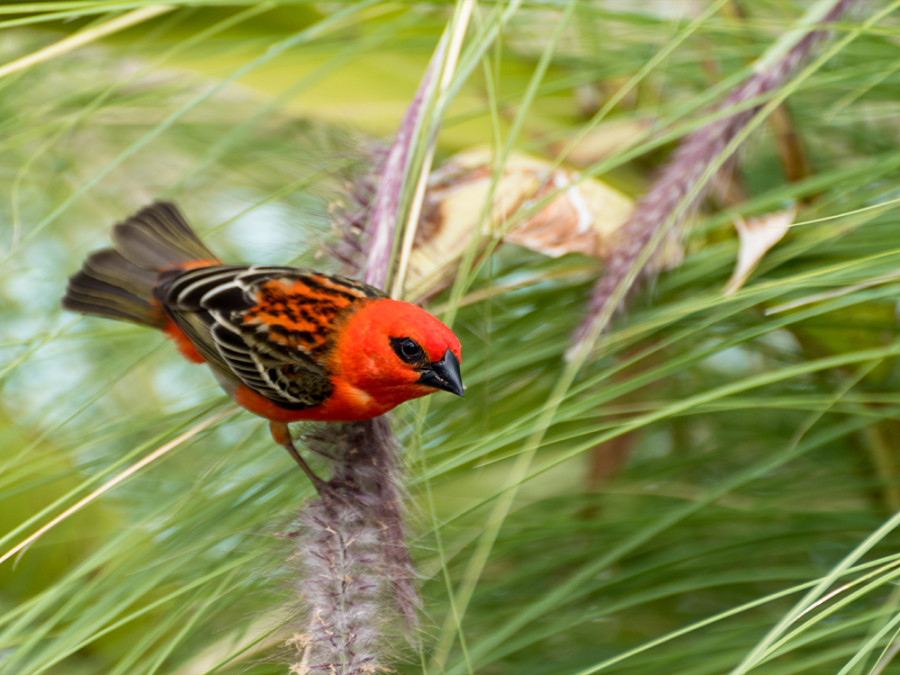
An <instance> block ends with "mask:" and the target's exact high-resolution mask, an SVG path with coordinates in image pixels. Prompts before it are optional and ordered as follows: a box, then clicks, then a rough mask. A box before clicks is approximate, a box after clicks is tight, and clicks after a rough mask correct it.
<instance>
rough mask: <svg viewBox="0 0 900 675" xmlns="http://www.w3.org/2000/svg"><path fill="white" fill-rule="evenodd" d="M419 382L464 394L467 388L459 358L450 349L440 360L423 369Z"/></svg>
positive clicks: (459, 394)
mask: <svg viewBox="0 0 900 675" xmlns="http://www.w3.org/2000/svg"><path fill="white" fill-rule="evenodd" d="M419 384H424V385H427V386H429V387H434V388H435V389H443V390H444V391H449V392H450V393H451V394H456V395H457V396H463V395H464V392H465V389H464V388H463V383H462V375H460V373H459V359H458V358H456V355H455V354H454V353H453V352H451V351H450V350H449V349H448V350H447V351H446V352H444V356H443V358H441V360H440V361H435V362H434V363H432V364H430V365H428V366H425V368H424V369H423V370H422V377H420V378H419Z"/></svg>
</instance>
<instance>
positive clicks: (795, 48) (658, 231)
mask: <svg viewBox="0 0 900 675" xmlns="http://www.w3.org/2000/svg"><path fill="white" fill-rule="evenodd" d="M856 2H857V0H835V1H834V3H833V4H832V5H831V7H830V9H827V11H825V12H824V14H822V15H821V16H820V17H812V20H811V19H810V17H807V19H808V20H807V25H806V30H807V32H806V33H805V34H804V35H803V36H802V37H800V38H799V39H797V36H796V35H794V34H793V33H794V32H793V31H791V32H789V33H788V35H786V36H785V39H784V40H782V41H780V42H779V43H777V44H776V45H775V46H774V47H773V48H772V49H770V50H769V51H768V52H767V53H766V54H765V55H764V56H763V58H762V59H761V60H760V61H759V62H758V63H757V66H756V72H755V73H754V74H753V75H752V76H751V77H750V78H748V79H747V80H746V81H745V82H744V83H743V84H741V85H739V86H738V87H737V88H735V89H734V90H733V91H732V92H731V94H729V96H728V97H727V98H726V99H725V100H724V101H723V102H722V103H721V104H720V105H719V106H717V107H716V110H720V111H728V110H731V109H736V110H737V112H735V113H733V114H730V115H725V116H723V117H721V118H719V119H716V120H714V121H712V122H710V123H709V124H707V125H705V126H703V127H701V128H699V129H697V130H696V131H694V132H692V133H690V134H689V135H687V136H686V137H685V138H684V140H683V141H682V142H681V145H680V146H679V147H678V149H677V150H675V152H674V154H673V155H672V158H671V160H670V161H669V163H668V164H667V165H666V166H665V167H664V168H663V170H662V172H661V173H660V174H659V176H658V177H657V179H656V181H655V182H654V183H653V185H652V186H651V188H650V190H649V191H648V192H647V193H646V194H645V195H644V196H643V197H642V198H641V199H640V200H639V201H638V203H637V205H636V207H635V209H634V212H633V213H632V215H631V217H630V218H629V219H628V221H627V222H626V223H625V225H623V226H622V228H621V229H620V231H619V234H618V241H617V244H616V245H615V246H614V250H615V253H614V254H613V255H611V256H610V257H609V260H608V261H607V267H606V270H605V273H604V276H603V278H601V279H600V280H599V281H598V282H597V285H596V286H595V287H594V292H593V294H592V297H591V300H590V303H589V306H588V310H587V315H586V317H585V320H584V322H583V323H582V324H581V326H580V327H579V329H578V330H577V331H576V333H575V335H574V336H573V339H572V346H571V347H570V348H569V351H568V353H567V357H568V358H569V359H572V358H574V357H575V356H576V354H578V355H583V354H584V353H585V351H586V350H587V349H588V348H589V347H590V346H591V343H592V342H593V340H594V339H596V337H597V336H598V335H599V333H600V332H601V331H602V330H604V329H605V327H606V324H607V323H608V322H609V319H610V318H611V317H612V315H613V314H614V313H615V312H616V311H617V310H618V309H620V308H621V307H622V306H623V305H624V304H625V302H626V301H627V300H628V297H629V296H630V294H631V292H632V290H633V288H634V284H635V282H636V281H637V280H638V279H639V278H640V277H641V276H644V275H646V273H647V269H648V268H652V265H648V263H649V262H650V260H651V258H652V256H653V253H654V252H655V250H656V248H658V246H659V244H660V243H661V242H662V241H663V239H664V237H665V235H666V233H667V232H668V231H671V230H677V228H679V226H681V225H682V224H683V223H684V221H685V219H686V218H687V217H688V215H689V214H690V213H691V212H692V211H693V210H694V209H696V208H697V205H698V204H699V203H700V201H701V200H702V199H703V197H704V196H705V195H706V194H707V192H708V190H709V188H710V186H711V184H712V182H713V181H712V179H713V178H714V177H715V175H716V174H717V173H718V172H720V171H722V170H727V169H728V168H729V167H730V166H732V163H733V162H734V157H733V153H734V151H735V150H736V149H737V148H736V147H732V146H733V142H734V141H735V139H737V138H738V136H739V134H740V133H741V132H742V131H743V130H744V129H745V127H746V126H747V124H748V123H749V122H750V121H751V119H753V117H754V116H755V115H756V114H757V113H758V112H759V110H760V108H761V104H760V105H751V102H752V101H754V100H756V99H759V98H760V97H764V96H765V95H766V94H768V93H770V92H773V91H775V90H776V89H778V87H780V86H781V85H782V84H784V82H785V81H786V80H787V78H788V76H789V75H790V74H791V73H792V72H793V71H794V70H795V69H796V68H797V67H798V66H799V65H800V64H802V63H803V62H804V61H806V60H807V58H808V57H809V55H810V53H811V52H812V51H813V49H814V48H815V46H816V45H817V44H818V43H819V42H820V41H821V40H822V39H824V38H825V37H826V36H827V34H828V32H827V31H826V30H823V29H817V28H814V26H813V25H812V24H814V22H815V21H814V20H818V21H821V22H824V23H829V22H833V21H836V20H838V19H839V18H840V17H841V16H843V15H844V14H845V13H846V12H847V10H849V9H850V8H851V7H852V6H853V5H854V4H855V3H856ZM821 6H822V5H821V3H820V4H819V5H818V6H817V9H818V8H819V7H821ZM790 40H794V42H793V44H792V46H788V43H789V41H790ZM726 153H731V156H728V157H725V156H724V155H725V154H726Z"/></svg>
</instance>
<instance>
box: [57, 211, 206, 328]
mask: <svg viewBox="0 0 900 675" xmlns="http://www.w3.org/2000/svg"><path fill="white" fill-rule="evenodd" d="M113 245H114V248H105V249H103V250H101V251H95V252H94V253H92V254H90V255H89V256H88V258H87V260H85V261H84V265H83V266H82V268H81V271H80V272H78V273H76V274H74V275H73V276H72V277H71V278H70V279H69V285H68V287H67V288H66V294H65V296H64V297H63V299H62V306H63V307H64V308H65V309H69V310H72V311H75V312H82V313H84V314H93V315H96V316H104V317H108V318H111V319H122V320H125V321H134V322H136V323H140V324H144V325H147V326H157V327H161V326H163V325H164V324H165V321H166V319H165V316H164V315H163V314H162V312H161V310H160V308H159V307H158V305H155V304H154V303H153V302H152V300H151V298H152V297H153V295H152V294H153V287H154V286H155V285H156V281H157V277H158V276H159V272H160V270H162V269H165V268H168V267H179V266H181V265H184V264H185V263H193V262H201V261H202V262H207V263H209V264H216V263H217V262H218V261H217V260H216V257H215V256H214V255H213V254H212V253H211V252H210V250H209V249H208V248H206V246H205V245H204V244H203V242H201V241H200V239H199V238H198V237H197V235H196V234H195V233H194V231H193V230H192V229H191V226H190V225H188V224H187V222H186V221H185V219H184V217H183V216H182V215H181V213H179V211H178V209H177V207H176V206H175V205H174V204H170V203H167V202H156V203H154V204H151V205H150V206H147V207H145V208H143V209H141V210H140V211H138V213H136V214H135V215H133V216H131V217H130V218H128V219H127V220H125V221H124V222H122V223H119V224H118V225H116V226H115V227H114V228H113Z"/></svg>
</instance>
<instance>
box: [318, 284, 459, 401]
mask: <svg viewBox="0 0 900 675" xmlns="http://www.w3.org/2000/svg"><path fill="white" fill-rule="evenodd" d="M334 356H335V357H336V358H334V360H333V365H334V368H335V369H336V371H337V372H335V373H334V375H336V376H337V377H338V379H339V380H342V381H344V382H346V383H347V384H348V385H350V386H351V387H352V388H353V389H354V390H356V391H355V392H354V394H355V395H357V396H358V397H359V398H360V399H367V401H366V402H367V404H368V405H370V406H372V408H373V409H381V412H387V410H390V409H391V408H393V407H394V406H396V405H398V404H400V403H403V402H404V401H408V400H409V399H413V398H418V397H420V396H425V395H427V394H431V393H434V392H435V391H438V390H444V391H449V392H451V393H453V394H456V395H458V396H462V395H463V384H462V378H461V376H460V371H459V362H460V347H459V340H458V339H457V337H456V336H455V335H454V334H453V332H452V331H451V330H450V329H449V328H447V326H445V325H444V324H443V323H441V322H440V321H439V320H438V319H437V318H435V317H433V316H432V315H431V314H429V313H428V312H426V311H425V310H424V309H422V308H421V307H417V306H416V305H413V304H410V303H408V302H401V301H399V300H390V299H380V300H373V301H372V302H368V303H366V304H365V305H363V306H362V307H361V308H360V309H358V310H357V311H355V312H354V313H353V314H352V315H351V316H350V317H349V318H348V319H347V323H346V324H345V325H344V326H342V327H341V331H340V338H339V339H338V342H337V343H336V345H335V354H334ZM348 393H349V392H348ZM359 402H360V403H362V402H363V401H362V400H360V401H359ZM376 414H380V413H376Z"/></svg>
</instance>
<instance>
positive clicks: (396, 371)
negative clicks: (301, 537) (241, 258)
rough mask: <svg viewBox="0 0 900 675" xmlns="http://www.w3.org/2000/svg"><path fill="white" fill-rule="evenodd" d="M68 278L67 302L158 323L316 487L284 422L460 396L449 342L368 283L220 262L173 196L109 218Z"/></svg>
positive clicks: (439, 329) (455, 354) (438, 328)
mask: <svg viewBox="0 0 900 675" xmlns="http://www.w3.org/2000/svg"><path fill="white" fill-rule="evenodd" d="M113 245H114V247H113V248H106V249H102V250H100V251H95V252H94V253H92V254H91V255H89V256H88V258H87V260H85V262H84V265H83V266H82V268H81V271H79V272H78V273H76V274H75V275H73V276H72V277H71V278H70V279H69V285H68V287H67V289H66V294H65V296H64V297H63V299H62V306H63V307H64V308H66V309H69V310H72V311H75V312H82V313H84V314H93V315H96V316H103V317H108V318H111V319H120V320H125V321H133V322H135V323H139V324H142V325H145V326H151V327H153V328H159V329H161V330H162V331H163V332H164V333H166V334H167V335H168V336H169V337H171V338H172V339H174V340H175V343H176V344H177V346H178V350H179V351H180V352H181V353H182V355H184V356H185V357H186V358H187V359H189V360H190V361H194V362H196V363H204V362H205V363H206V364H207V365H208V366H209V367H210V370H212V372H213V375H215V376H216V379H217V380H218V381H219V384H220V385H222V388H223V389H224V390H225V391H226V392H228V394H229V395H230V396H231V397H232V398H233V399H234V400H235V401H237V403H238V404H239V405H241V406H242V407H244V408H246V409H247V410H249V411H250V412H252V413H255V414H257V415H259V416H261V417H264V418H266V419H268V420H269V428H270V430H271V432H272V437H273V438H274V439H275V441H276V442H277V443H279V444H280V445H283V446H284V447H285V448H286V449H287V450H288V452H290V453H291V456H292V457H293V458H294V459H295V460H296V461H297V463H298V464H299V465H300V467H301V468H302V469H303V470H304V471H305V472H306V474H307V475H308V476H309V477H310V479H311V480H312V481H313V483H314V484H315V485H316V487H317V488H319V489H320V490H321V488H322V487H324V484H323V482H322V481H321V480H320V479H319V478H318V477H317V476H315V474H313V472H312V471H311V470H310V468H309V466H307V464H306V462H305V461H304V460H303V458H302V457H301V456H300V454H299V453H298V452H297V449H296V448H295V447H294V444H293V443H292V442H291V436H290V432H289V431H288V427H287V424H288V422H295V421H298V420H320V421H326V422H354V421H358V420H366V419H370V418H372V417H376V416H378V415H381V414H383V413H386V412H387V411H388V410H391V409H392V408H393V407H394V406H396V405H398V404H400V403H403V402H404V401H408V400H410V399H413V398H418V397H420V396H426V395H428V394H431V393H434V392H436V391H438V390H444V391H449V392H451V393H453V394H456V395H458V396H462V395H463V384H462V378H461V376H460V371H459V361H460V346H459V340H458V339H457V338H456V336H455V335H454V334H453V333H452V332H451V330H450V329H449V328H447V326H445V325H444V324H443V323H441V322H440V321H439V320H438V319H436V318H435V317H433V316H432V315H431V314H429V313H428V312H426V311H425V310H423V309H421V308H420V307H417V306H416V305H413V304H410V303H408V302H401V301H398V300H392V299H390V298H388V297H387V296H385V294H384V293H382V292H381V291H379V290H378V289H376V288H373V287H372V286H368V285H367V284H364V283H361V282H359V281H353V280H352V279H347V278H344V277H339V276H333V275H328V274H321V273H319V272H312V271H309V270H304V269H298V268H295V267H274V266H259V265H250V266H247V265H223V264H222V263H221V261H219V260H218V259H217V258H216V257H215V256H214V255H213V254H212V253H211V252H210V251H209V249H208V248H206V246H205V245H204V244H203V243H202V242H201V241H200V239H199V238H198V237H197V235H196V233H195V232H194V231H193V230H192V229H191V226H190V225H188V223H187V221H185V219H184V217H183V216H182V215H181V213H180V212H179V211H178V209H177V208H176V206H175V205H174V204H170V203H165V202H156V203H154V204H151V205H150V206H148V207H146V208H144V209H142V210H141V211H139V212H138V213H137V214H135V215H133V216H131V217H130V218H128V219H127V220H125V221H124V222H122V223H119V224H118V225H116V226H115V227H114V228H113Z"/></svg>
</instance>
